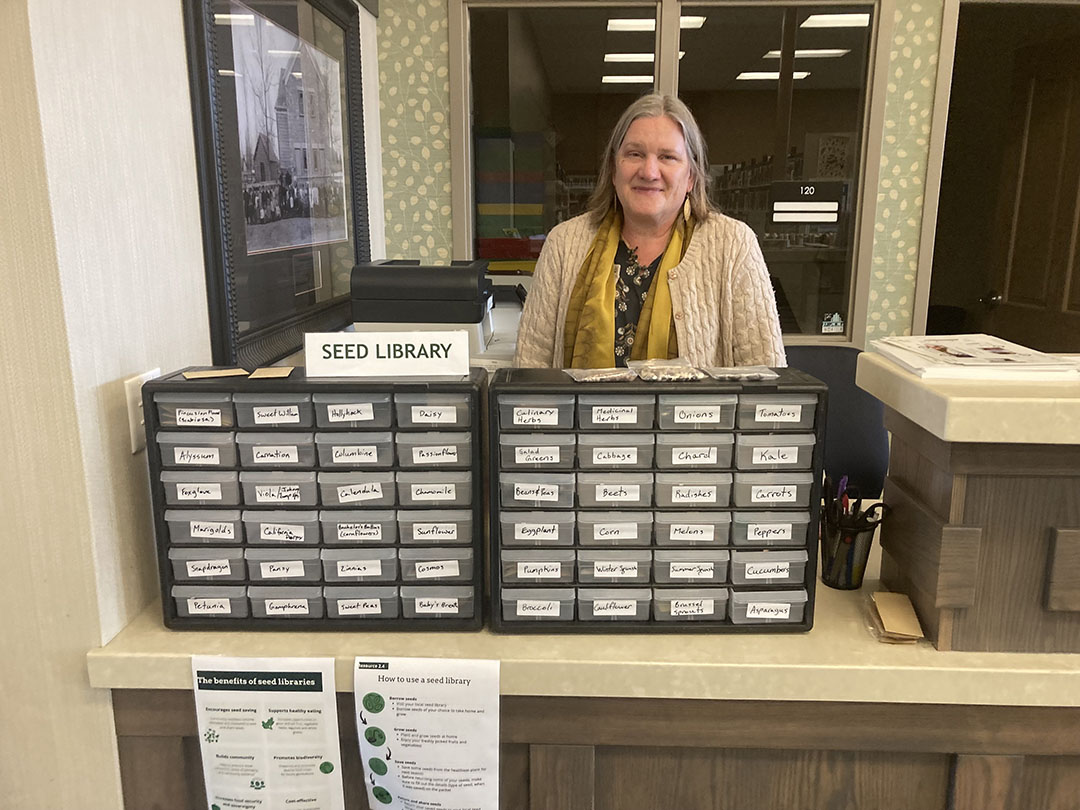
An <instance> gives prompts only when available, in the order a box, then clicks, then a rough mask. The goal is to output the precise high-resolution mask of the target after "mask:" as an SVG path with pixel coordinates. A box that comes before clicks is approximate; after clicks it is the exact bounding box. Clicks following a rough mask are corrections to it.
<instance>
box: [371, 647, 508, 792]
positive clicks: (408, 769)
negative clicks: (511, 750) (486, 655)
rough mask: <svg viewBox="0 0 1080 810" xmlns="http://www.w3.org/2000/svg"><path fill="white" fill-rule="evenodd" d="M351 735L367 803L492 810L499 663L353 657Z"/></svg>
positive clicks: (496, 768) (495, 780)
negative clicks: (356, 741)
mask: <svg viewBox="0 0 1080 810" xmlns="http://www.w3.org/2000/svg"><path fill="white" fill-rule="evenodd" d="M354 673H355V675H354V682H353V686H354V694H355V696H356V730H357V736H358V737H359V739H360V756H361V758H362V759H363V762H364V773H365V782H366V783H367V790H368V803H369V804H370V805H371V807H372V808H387V810H399V808H400V810H499V662H498V661H473V660H461V659H444V658H357V659H356V661H355V664H354Z"/></svg>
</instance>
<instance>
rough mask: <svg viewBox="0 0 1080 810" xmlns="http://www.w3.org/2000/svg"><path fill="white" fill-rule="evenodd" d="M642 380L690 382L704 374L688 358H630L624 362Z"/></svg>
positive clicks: (699, 378) (703, 377) (701, 378)
mask: <svg viewBox="0 0 1080 810" xmlns="http://www.w3.org/2000/svg"><path fill="white" fill-rule="evenodd" d="M626 365H627V366H628V367H629V368H632V369H633V370H634V371H636V372H637V375H638V376H639V377H640V378H641V379H643V380H649V381H650V382H691V381H693V380H704V379H705V374H704V373H703V372H701V371H699V370H698V369H696V368H694V367H693V366H692V365H690V361H689V360H685V359H684V358H682V357H676V358H675V359H674V360H630V361H628V362H627V363H626Z"/></svg>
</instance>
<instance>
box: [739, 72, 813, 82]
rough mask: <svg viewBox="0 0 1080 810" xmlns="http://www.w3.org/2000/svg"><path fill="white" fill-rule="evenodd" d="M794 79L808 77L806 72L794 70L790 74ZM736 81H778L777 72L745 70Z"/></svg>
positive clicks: (778, 74) (778, 75) (808, 73)
mask: <svg viewBox="0 0 1080 810" xmlns="http://www.w3.org/2000/svg"><path fill="white" fill-rule="evenodd" d="M791 75H792V76H793V77H794V78H796V79H805V78H806V77H807V76H809V75H810V71H808V70H796V71H794V72H793V73H792V74H791ZM735 78H736V79H737V80H738V81H743V82H746V81H750V82H778V81H780V73H779V72H775V73H774V72H771V71H768V70H746V71H743V72H742V73H740V74H739V75H738V76H736V77H735Z"/></svg>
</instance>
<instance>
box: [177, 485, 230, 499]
mask: <svg viewBox="0 0 1080 810" xmlns="http://www.w3.org/2000/svg"><path fill="white" fill-rule="evenodd" d="M176 500H178V501H220V500H221V484H177V485H176Z"/></svg>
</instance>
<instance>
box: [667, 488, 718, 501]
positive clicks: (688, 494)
mask: <svg viewBox="0 0 1080 810" xmlns="http://www.w3.org/2000/svg"><path fill="white" fill-rule="evenodd" d="M671 502H672V503H716V487H714V486H696V485H689V484H686V485H683V484H675V485H674V486H672V488H671Z"/></svg>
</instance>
